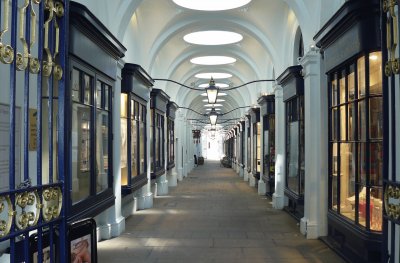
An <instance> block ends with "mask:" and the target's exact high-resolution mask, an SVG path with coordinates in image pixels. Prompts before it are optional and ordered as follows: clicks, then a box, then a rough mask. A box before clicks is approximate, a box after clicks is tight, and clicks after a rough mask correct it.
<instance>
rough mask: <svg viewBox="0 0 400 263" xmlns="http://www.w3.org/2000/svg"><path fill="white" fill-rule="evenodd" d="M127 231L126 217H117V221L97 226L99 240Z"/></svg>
mask: <svg viewBox="0 0 400 263" xmlns="http://www.w3.org/2000/svg"><path fill="white" fill-rule="evenodd" d="M124 231H125V218H124V217H120V218H117V220H116V222H113V223H109V224H107V225H101V226H99V227H97V241H100V240H107V239H111V238H113V237H117V236H120V235H121V234H122V233H123V232H124Z"/></svg>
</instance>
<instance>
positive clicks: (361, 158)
mask: <svg viewBox="0 0 400 263" xmlns="http://www.w3.org/2000/svg"><path fill="white" fill-rule="evenodd" d="M365 147H366V144H365V143H359V144H358V182H360V183H361V184H363V185H365V184H366V182H367V156H366V153H367V152H366V149H365Z"/></svg>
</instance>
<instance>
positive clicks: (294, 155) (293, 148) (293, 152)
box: [287, 121, 299, 193]
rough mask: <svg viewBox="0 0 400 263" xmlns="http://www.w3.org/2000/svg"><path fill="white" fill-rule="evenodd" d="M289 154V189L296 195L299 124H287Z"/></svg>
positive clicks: (297, 186)
mask: <svg viewBox="0 0 400 263" xmlns="http://www.w3.org/2000/svg"><path fill="white" fill-rule="evenodd" d="M289 138H290V140H289V145H288V149H289V153H288V155H289V156H288V157H289V158H288V176H287V177H288V178H287V179H288V182H287V185H288V187H289V189H291V190H292V191H293V192H295V193H298V192H299V190H298V188H299V122H298V121H296V122H292V123H289Z"/></svg>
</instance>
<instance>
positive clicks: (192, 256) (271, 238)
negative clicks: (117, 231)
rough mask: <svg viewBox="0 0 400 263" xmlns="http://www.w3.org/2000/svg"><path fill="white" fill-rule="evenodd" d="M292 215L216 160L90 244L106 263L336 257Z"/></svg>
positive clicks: (336, 260)
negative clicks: (120, 228)
mask: <svg viewBox="0 0 400 263" xmlns="http://www.w3.org/2000/svg"><path fill="white" fill-rule="evenodd" d="M298 228H299V227H298V225H297V221H296V220H294V219H293V218H292V217H291V216H290V215H289V214H287V213H285V212H284V211H280V210H276V209H273V208H272V207H271V204H270V200H268V198H267V197H265V196H259V195H258V194H257V191H256V190H255V189H254V188H251V187H249V185H248V183H246V182H244V181H243V179H242V178H240V177H239V176H237V174H235V173H234V171H233V170H232V169H228V168H223V167H220V164H219V162H216V161H207V160H206V162H205V164H204V165H199V166H198V167H197V168H195V169H194V170H193V171H192V172H191V173H190V174H189V175H188V177H187V178H185V180H183V181H182V182H180V183H179V187H176V188H173V189H172V190H171V191H170V193H169V195H168V196H162V197H156V198H155V200H154V207H153V208H151V209H148V210H142V211H137V212H136V213H135V214H134V215H133V216H131V217H129V218H128V219H127V220H126V231H125V233H123V234H122V235H121V236H119V237H116V238H114V239H110V240H106V241H102V242H100V243H98V257H99V262H100V263H106V262H120V263H123V262H130V263H131V262H140V263H144V262H171V263H172V262H173V263H180V262H182V263H183V262H193V263H196V262H207V263H209V262H231V263H236V262H237V263H239V262H240V263H243V262H254V263H255V262H274V263H279V262H296V263H303V262H324V263H329V262H332V263H339V262H344V261H342V259H340V257H339V256H338V255H336V254H335V253H334V252H333V251H331V250H330V249H329V248H328V247H326V245H325V244H324V243H322V242H321V241H320V240H307V239H306V238H305V237H304V236H302V235H301V234H300V233H299V229H298Z"/></svg>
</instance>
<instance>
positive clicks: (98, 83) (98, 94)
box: [96, 81, 102, 108]
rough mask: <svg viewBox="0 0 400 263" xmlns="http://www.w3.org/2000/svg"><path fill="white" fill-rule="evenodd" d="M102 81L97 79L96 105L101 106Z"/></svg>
mask: <svg viewBox="0 0 400 263" xmlns="http://www.w3.org/2000/svg"><path fill="white" fill-rule="evenodd" d="M101 99H102V98H101V82H100V81H96V107H97V108H101V106H102V105H101Z"/></svg>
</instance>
